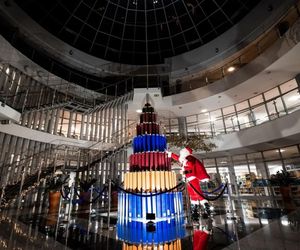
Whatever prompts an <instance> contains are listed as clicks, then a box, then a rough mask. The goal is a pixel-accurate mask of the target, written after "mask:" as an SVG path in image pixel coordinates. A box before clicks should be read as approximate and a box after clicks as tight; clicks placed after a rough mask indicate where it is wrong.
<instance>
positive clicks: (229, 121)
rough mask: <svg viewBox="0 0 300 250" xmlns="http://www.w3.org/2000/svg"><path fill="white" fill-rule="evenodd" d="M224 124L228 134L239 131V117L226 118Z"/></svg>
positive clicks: (229, 116)
mask: <svg viewBox="0 0 300 250" xmlns="http://www.w3.org/2000/svg"><path fill="white" fill-rule="evenodd" d="M224 123H225V127H226V132H227V133H230V132H234V131H238V130H239V127H238V119H237V116H236V115H235V114H234V115H226V116H224Z"/></svg>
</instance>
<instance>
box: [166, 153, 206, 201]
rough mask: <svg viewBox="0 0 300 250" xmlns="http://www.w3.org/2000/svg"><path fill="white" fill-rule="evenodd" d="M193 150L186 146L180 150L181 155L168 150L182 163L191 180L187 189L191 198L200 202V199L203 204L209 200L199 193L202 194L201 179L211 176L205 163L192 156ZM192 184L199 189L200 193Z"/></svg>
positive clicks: (186, 175)
mask: <svg viewBox="0 0 300 250" xmlns="http://www.w3.org/2000/svg"><path fill="white" fill-rule="evenodd" d="M192 152H193V151H192V149H191V148H189V147H186V148H183V149H182V150H180V155H177V154H174V153H171V152H168V156H169V157H172V158H173V159H174V160H176V161H179V162H180V163H181V164H182V171H183V174H184V175H185V177H186V179H187V181H188V182H189V184H188V185H187V190H188V193H189V195H190V198H191V203H192V204H198V201H200V203H201V204H202V205H203V204H204V203H206V202H207V200H205V199H204V198H203V197H202V196H201V195H199V194H198V193H200V194H202V190H201V187H200V183H199V181H208V180H209V178H210V177H209V175H208V174H207V172H206V170H205V167H204V166H203V164H202V163H201V162H200V161H199V160H198V159H197V158H195V157H194V156H192ZM190 184H191V185H192V186H193V187H194V188H195V189H196V190H197V192H198V193H197V192H196V191H195V190H194V188H193V187H192V186H191V185H190Z"/></svg>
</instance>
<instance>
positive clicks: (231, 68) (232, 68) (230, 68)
mask: <svg viewBox="0 0 300 250" xmlns="http://www.w3.org/2000/svg"><path fill="white" fill-rule="evenodd" d="M227 71H228V72H233V71H235V67H233V66H230V67H229V68H228V69H227Z"/></svg>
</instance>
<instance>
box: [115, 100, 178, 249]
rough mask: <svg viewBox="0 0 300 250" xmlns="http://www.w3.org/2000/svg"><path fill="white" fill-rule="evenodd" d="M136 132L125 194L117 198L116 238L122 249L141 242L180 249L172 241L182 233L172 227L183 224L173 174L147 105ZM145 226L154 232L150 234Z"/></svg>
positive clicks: (133, 246) (163, 137)
mask: <svg viewBox="0 0 300 250" xmlns="http://www.w3.org/2000/svg"><path fill="white" fill-rule="evenodd" d="M136 128H137V136H136V137H135V138H134V139H133V144H132V147H133V154H132V155H130V158H129V172H128V173H126V174H125V175H124V190H125V192H121V193H119V197H118V200H119V202H118V238H120V239H122V240H124V241H125V242H126V244H124V245H123V249H139V248H138V247H139V246H143V244H141V241H142V242H146V243H145V244H146V245H147V244H148V243H150V242H151V244H154V243H155V244H159V243H162V242H163V243H164V244H165V243H166V242H168V246H170V245H172V248H171V249H174V250H175V249H181V248H179V245H178V243H177V242H176V240H177V238H178V237H179V236H182V235H184V232H183V231H182V226H181V227H180V229H179V230H177V229H176V225H177V224H180V225H182V224H183V223H184V218H183V205H182V204H183V202H182V193H181V192H178V191H177V190H175V187H176V185H177V181H176V174H175V173H174V172H171V159H170V158H168V157H167V154H166V153H165V151H166V149H167V140H166V137H165V135H162V134H159V131H160V129H159V125H158V123H157V114H156V113H155V112H154V109H153V107H151V105H150V104H146V105H145V106H144V108H143V112H142V114H141V115H140V123H139V124H138V125H137V127H136ZM149 222H151V223H152V224H153V228H154V231H155V232H152V233H151V234H148V233H147V230H148V229H149V228H148V226H147V225H149ZM153 228H152V229H153ZM127 243H128V244H127ZM164 244H162V245H160V247H161V246H164ZM149 247H150V246H149ZM141 249H144V248H141ZM147 249H148V248H147ZM149 249H151V248H149ZM164 249H165V248H164ZM166 249H167V248H166Z"/></svg>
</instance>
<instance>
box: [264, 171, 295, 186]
mask: <svg viewBox="0 0 300 250" xmlns="http://www.w3.org/2000/svg"><path fill="white" fill-rule="evenodd" d="M293 182H294V178H292V177H291V175H290V173H289V172H287V171H286V170H281V171H277V172H276V174H275V175H272V176H271V179H270V183H271V185H273V186H289V185H290V184H292V183H293Z"/></svg>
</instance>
